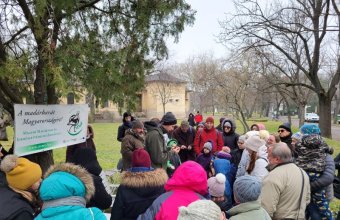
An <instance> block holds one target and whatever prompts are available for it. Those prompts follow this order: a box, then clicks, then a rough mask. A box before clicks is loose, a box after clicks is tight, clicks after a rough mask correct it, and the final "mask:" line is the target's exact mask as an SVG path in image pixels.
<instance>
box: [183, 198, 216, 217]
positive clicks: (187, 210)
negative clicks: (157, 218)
mask: <svg viewBox="0 0 340 220" xmlns="http://www.w3.org/2000/svg"><path fill="white" fill-rule="evenodd" d="M221 214H222V213H221V209H220V207H219V206H218V205H216V204H215V203H214V202H213V201H211V200H196V201H195V202H192V203H190V204H189V205H188V207H185V206H181V207H179V214H178V218H177V220H212V219H220V218H221Z"/></svg>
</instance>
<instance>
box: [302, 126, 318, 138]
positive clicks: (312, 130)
mask: <svg viewBox="0 0 340 220" xmlns="http://www.w3.org/2000/svg"><path fill="white" fill-rule="evenodd" d="M300 131H301V133H302V135H309V134H321V131H320V128H319V126H318V125H316V124H304V125H302V126H301V128H300Z"/></svg>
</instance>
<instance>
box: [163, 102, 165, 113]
mask: <svg viewBox="0 0 340 220" xmlns="http://www.w3.org/2000/svg"><path fill="white" fill-rule="evenodd" d="M163 115H165V103H163Z"/></svg>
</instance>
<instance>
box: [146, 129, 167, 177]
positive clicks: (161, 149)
mask: <svg viewBox="0 0 340 220" xmlns="http://www.w3.org/2000/svg"><path fill="white" fill-rule="evenodd" d="M145 150H146V151H147V152H148V153H149V155H150V158H151V166H152V167H153V168H163V169H165V170H166V167H167V161H168V160H169V150H168V149H167V147H166V145H165V141H164V136H163V131H162V129H161V128H159V127H152V128H149V130H148V132H147V134H146V137H145Z"/></svg>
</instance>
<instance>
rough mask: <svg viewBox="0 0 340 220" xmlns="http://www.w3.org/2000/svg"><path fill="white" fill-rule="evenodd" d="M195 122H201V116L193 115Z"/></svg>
mask: <svg viewBox="0 0 340 220" xmlns="http://www.w3.org/2000/svg"><path fill="white" fill-rule="evenodd" d="M194 119H195V122H196V123H200V122H202V121H203V116H202V115H195V118H194Z"/></svg>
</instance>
